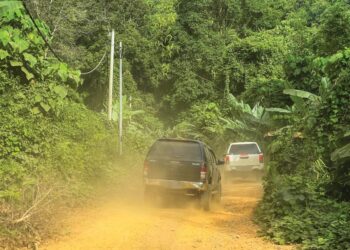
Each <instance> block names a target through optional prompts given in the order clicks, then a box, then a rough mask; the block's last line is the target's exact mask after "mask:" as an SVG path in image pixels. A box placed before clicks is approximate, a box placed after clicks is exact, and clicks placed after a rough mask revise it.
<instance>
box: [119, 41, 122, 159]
mask: <svg viewBox="0 0 350 250" xmlns="http://www.w3.org/2000/svg"><path fill="white" fill-rule="evenodd" d="M119 105H120V106H119V155H122V154H123V45H122V42H119Z"/></svg>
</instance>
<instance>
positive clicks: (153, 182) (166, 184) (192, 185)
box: [144, 178, 206, 191]
mask: <svg viewBox="0 0 350 250" xmlns="http://www.w3.org/2000/svg"><path fill="white" fill-rule="evenodd" d="M144 184H145V185H146V186H148V187H152V188H162V189H170V190H174V191H182V190H197V191H204V190H206V185H205V183H203V182H200V181H199V182H193V181H177V180H164V179H149V178H145V179H144Z"/></svg>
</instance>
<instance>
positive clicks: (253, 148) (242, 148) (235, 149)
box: [229, 143, 260, 155]
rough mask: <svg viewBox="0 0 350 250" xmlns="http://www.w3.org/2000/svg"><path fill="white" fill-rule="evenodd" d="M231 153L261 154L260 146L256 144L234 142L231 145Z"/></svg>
mask: <svg viewBox="0 0 350 250" xmlns="http://www.w3.org/2000/svg"><path fill="white" fill-rule="evenodd" d="M229 154H230V155H240V154H260V151H259V148H258V146H257V145H256V144H254V143H252V144H234V145H231V147H230V151H229Z"/></svg>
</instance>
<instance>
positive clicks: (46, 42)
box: [22, 0, 63, 62]
mask: <svg viewBox="0 0 350 250" xmlns="http://www.w3.org/2000/svg"><path fill="white" fill-rule="evenodd" d="M22 4H23V7H24V9H25V11H26V13H27V14H28V16H29V17H30V20H32V22H33V24H34V26H35V28H36V30H37V31H38V32H39V35H40V36H41V38H42V39H43V40H44V42H45V44H46V46H47V47H48V48H49V50H50V51H51V52H52V54H53V55H54V56H55V57H56V58H57V59H58V60H59V61H60V62H62V61H63V60H62V59H61V58H60V57H59V56H58V55H57V54H56V52H55V51H54V50H53V49H52V47H51V45H50V44H49V43H48V41H47V40H46V38H45V36H44V34H43V33H42V32H41V30H40V29H39V27H38V25H37V24H36V22H35V21H34V18H33V16H32V14H31V13H30V12H29V9H28V8H27V5H26V3H25V1H24V0H22Z"/></svg>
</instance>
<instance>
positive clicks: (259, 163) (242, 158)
mask: <svg viewBox="0 0 350 250" xmlns="http://www.w3.org/2000/svg"><path fill="white" fill-rule="evenodd" d="M263 168H264V155H263V153H262V152H261V150H260V147H259V145H258V144H257V143H256V142H235V143H231V144H230V146H229V147H228V149H227V152H226V156H225V169H226V171H229V172H231V171H234V172H260V173H261V172H262V170H263Z"/></svg>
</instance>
